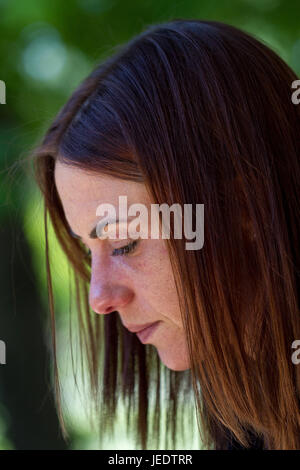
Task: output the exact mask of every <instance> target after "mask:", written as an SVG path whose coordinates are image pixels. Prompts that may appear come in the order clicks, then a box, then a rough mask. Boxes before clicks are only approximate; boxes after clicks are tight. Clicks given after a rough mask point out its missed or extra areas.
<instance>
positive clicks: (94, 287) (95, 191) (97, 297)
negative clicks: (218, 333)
mask: <svg viewBox="0 0 300 470" xmlns="http://www.w3.org/2000/svg"><path fill="white" fill-rule="evenodd" d="M55 183H56V187H57V191H58V194H59V196H60V199H61V202H62V205H63V208H64V212H65V216H66V219H67V221H68V223H69V226H70V228H71V230H72V232H74V233H75V234H77V235H78V236H80V237H81V239H82V242H83V243H84V244H85V245H86V247H87V248H88V249H89V250H90V252H91V280H90V291H89V302H90V306H91V308H92V310H94V311H95V312H96V313H99V314H109V313H110V312H112V311H117V312H118V313H119V315H120V319H121V321H122V323H123V325H124V326H125V327H126V328H128V329H136V330H138V329H141V328H138V327H142V326H143V325H144V324H147V323H154V322H158V323H157V324H156V326H155V328H151V334H148V335H147V338H146V337H145V334H144V335H143V334H141V335H139V339H140V340H141V341H142V342H143V343H144V344H146V343H147V344H152V345H153V346H155V347H156V348H157V351H158V354H159V356H160V359H161V361H162V362H163V363H164V364H165V365H166V366H167V367H168V368H169V369H173V370H186V369H189V368H190V365H189V359H188V352H187V343H186V339H185V333H184V329H183V325H182V321H181V314H180V309H179V302H178V296H177V292H176V288H175V282H174V277H173V272H172V268H171V263H170V259H169V255H168V251H167V246H166V242H165V240H163V239H162V238H161V237H160V238H159V239H152V238H150V235H149V238H147V239H139V240H138V243H137V244H136V246H135V247H134V249H132V250H131V251H129V252H128V253H126V252H124V250H122V247H124V246H126V245H128V243H130V242H131V241H132V240H130V239H120V237H119V239H118V238H116V239H113V238H111V237H108V238H106V239H101V238H99V237H96V238H90V237H89V234H90V232H91V231H92V229H93V228H94V227H95V226H96V224H97V223H98V222H99V221H100V220H101V219H102V218H103V216H102V217H99V216H97V215H96V210H97V207H98V206H99V205H100V204H102V203H109V204H112V205H113V206H114V208H115V211H116V216H117V218H118V212H119V210H118V209H119V196H121V195H122V196H127V205H128V207H129V206H130V205H131V204H134V203H139V204H144V205H145V206H146V207H147V208H148V213H149V214H150V213H151V210H150V204H151V201H150V199H149V196H148V193H147V191H146V188H145V186H144V185H143V184H141V183H136V182H132V181H125V180H122V179H118V178H113V177H110V176H106V175H102V174H101V175H100V174H95V173H88V172H86V171H84V170H82V169H78V168H74V167H71V166H68V165H64V164H63V163H60V162H57V163H56V166H55ZM137 215H138V214H137ZM150 222H151V219H150V216H149V223H150ZM116 233H117V235H118V229H117V232H116ZM149 234H150V230H149ZM120 248H121V249H120ZM113 253H114V255H113ZM134 327H136V328H134ZM145 333H150V328H149V329H148V330H147V331H145Z"/></svg>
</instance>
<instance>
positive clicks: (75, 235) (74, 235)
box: [69, 219, 120, 240]
mask: <svg viewBox="0 0 300 470" xmlns="http://www.w3.org/2000/svg"><path fill="white" fill-rule="evenodd" d="M119 222H120V220H119V219H111V220H107V221H106V222H105V223H103V222H102V224H101V222H97V224H96V225H95V227H94V228H93V229H92V230H91V231H90V233H89V238H92V239H95V238H99V237H98V235H97V227H98V231H99V230H100V235H101V233H102V230H103V228H104V227H106V225H109V224H111V223H114V224H117V223H119ZM69 232H70V235H71V236H72V237H73V238H78V239H79V240H81V239H82V237H80V235H77V233H75V232H73V230H72V229H71V227H70V226H69Z"/></svg>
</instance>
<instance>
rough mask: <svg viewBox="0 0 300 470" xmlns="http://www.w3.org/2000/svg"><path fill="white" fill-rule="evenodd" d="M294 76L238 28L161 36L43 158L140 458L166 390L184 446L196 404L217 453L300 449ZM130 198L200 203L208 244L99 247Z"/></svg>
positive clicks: (84, 106)
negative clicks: (122, 200) (103, 210)
mask: <svg viewBox="0 0 300 470" xmlns="http://www.w3.org/2000/svg"><path fill="white" fill-rule="evenodd" d="M296 79H297V77H296V75H295V74H294V73H293V72H292V70H291V69H290V68H289V67H288V66H287V65H286V64H285V63H284V62H283V61H282V60H281V59H280V58H279V57H278V56H277V55H276V54H275V53H274V52H272V51H271V50H270V49H268V48H267V47H266V46H265V45H263V44H261V43H260V42H258V41H257V40H256V39H254V38H252V37H251V36H249V35H248V34H246V33H244V32H241V31H239V30H238V29H236V28H234V27H232V26H228V25H225V24H221V23H218V22H210V21H199V20H181V19H178V20H173V21H170V22H168V23H165V24H160V25H155V26H151V27H149V28H148V29H147V30H146V31H144V32H142V33H141V34H140V35H139V36H137V37H135V38H134V39H133V40H131V41H130V42H129V43H128V44H126V45H125V46H123V47H121V48H120V49H119V50H118V51H117V52H116V53H115V54H114V55H113V56H112V57H111V58H109V59H107V60H106V61H105V62H103V63H102V64H100V65H99V66H98V67H96V69H95V70H94V71H93V72H92V73H91V74H90V76H89V77H88V78H87V79H86V80H84V82H83V83H82V84H81V85H80V86H79V87H78V89H77V90H76V91H75V92H74V93H73V94H72V96H71V98H70V99H69V100H68V102H67V103H66V105H65V106H64V107H63V109H62V110H61V111H60V113H59V114H58V116H57V117H56V119H55V120H54V122H53V124H52V125H51V127H50V129H49V130H48V132H47V134H46V136H45V138H44V140H43V142H42V143H41V145H40V147H39V148H38V149H37V150H36V152H35V164H36V177H37V181H38V183H39V186H40V188H41V190H42V192H43V195H44V198H45V209H46V211H45V222H46V224H45V228H46V242H47V213H49V215H50V218H51V221H52V223H53V226H54V229H55V232H56V235H57V237H58V239H59V241H60V243H61V246H62V247H63V250H64V251H65V253H66V255H67V257H68V259H69V261H70V263H71V266H72V267H73V270H74V274H75V286H76V298H77V304H78V312H79V321H80V335H81V340H82V343H84V345H85V347H86V357H87V361H88V366H89V373H90V384H91V391H92V392H93V397H94V399H95V402H96V403H97V404H98V403H99V402H100V401H101V412H102V418H101V424H102V430H104V429H105V430H106V431H107V429H108V428H107V426H108V425H110V426H111V427H113V418H114V413H115V410H116V406H117V399H118V396H119V395H120V394H122V396H123V398H124V403H125V404H126V407H127V417H128V422H129V420H130V419H132V420H135V421H134V422H132V421H131V424H130V426H131V427H130V429H135V431H136V439H137V445H138V444H139V443H140V445H141V447H142V448H146V447H147V442H148V437H149V435H150V432H151V431H152V437H153V436H154V438H157V442H158V436H159V430H160V428H159V421H160V399H161V397H162V392H163V389H162V379H163V378H164V379H166V380H169V382H165V383H164V386H165V387H166V386H167V385H168V384H169V388H167V391H168V392H169V396H168V400H167V403H166V407H167V420H168V421H167V423H168V427H167V434H168V433H170V434H171V436H172V438H173V442H175V438H176V434H178V432H177V431H176V423H177V421H178V418H179V410H182V412H183V413H184V411H185V404H186V403H187V398H188V397H190V399H191V398H192V397H194V398H195V405H196V406H195V410H194V412H195V413H196V416H197V418H198V417H199V418H200V423H201V425H200V428H201V436H202V439H204V445H205V446H207V447H209V448H215V449H233V448H249V447H250V448H264V449H299V448H300V433H299V430H300V417H299V389H300V366H297V365H295V364H294V363H293V362H292V360H291V354H292V352H293V351H292V349H291V348H292V343H293V341H294V340H295V339H299V338H300V321H299V251H298V247H299V233H298V230H297V226H296V220H297V217H299V151H300V146H299V135H300V132H299V131H300V106H296V105H295V104H293V102H292V100H291V95H292V88H291V87H292V84H293V82H294V81H295V80H296ZM120 195H123V196H124V195H125V196H126V197H127V200H128V203H129V204H136V203H140V204H143V206H145V207H146V208H150V206H151V205H152V204H167V205H168V207H170V206H172V204H174V203H177V204H180V206H181V207H183V206H184V205H185V204H190V205H191V206H192V207H193V208H195V206H196V205H197V204H203V205H204V213H205V229H204V245H203V247H202V248H201V249H194V250H187V249H186V246H185V243H186V240H185V239H184V237H182V238H177V237H175V236H174V233H173V232H172V233H171V237H170V239H163V237H161V236H160V237H159V238H158V239H153V238H145V239H142V238H140V239H138V240H133V239H130V238H128V239H127V240H125V241H124V240H121V239H118V237H117V238H113V237H109V236H107V237H106V238H103V239H101V238H99V237H98V236H97V234H98V232H97V231H96V232H95V224H97V222H98V220H99V217H98V216H97V215H96V214H97V207H98V206H99V204H101V203H108V204H111V205H112V206H113V207H117V205H118V197H119V196H120ZM193 210H194V209H193ZM93 228H94V230H92V229H93ZM107 228H108V226H107ZM107 228H106V230H107ZM87 250H88V251H87ZM46 252H47V258H46V259H47V272H48V285H49V293H50V306H51V316H52V324H53V344H54V351H55V332H54V325H55V322H54V309H53V296H52V288H51V275H50V262H49V253H48V243H46ZM90 308H91V309H92V310H93V311H94V312H95V313H96V314H99V315H94V314H93V313H91V311H90ZM101 314H104V315H101ZM148 324H151V325H152V324H154V325H152V326H151V328H150V327H149V328H148V329H147V334H145V332H146V330H145V331H144V332H143V333H140V334H138V333H137V331H138V330H141V329H142V328H145V327H146V326H147V325H148ZM102 335H103V338H104V339H103V340H102ZM102 345H103V348H102ZM54 357H55V366H56V356H54ZM102 357H103V358H104V368H103V370H104V372H103V376H102V377H100V378H99V377H98V373H99V362H100V359H102ZM162 364H163V365H164V366H166V367H165V368H162ZM162 369H163V370H162ZM166 370H167V373H166V372H165V371H166ZM166 384H167V385H166ZM56 385H57V387H56V388H57V397H58V402H59V382H58V379H57V383H56ZM153 390H155V391H156V395H155V402H154V404H152V402H151V401H150V394H151V393H152V392H153ZM185 397H186V399H185V400H184V398H185ZM135 413H137V415H136V414H135ZM151 413H152V415H151V419H150V414H151ZM181 418H182V416H181ZM61 419H62V418H61ZM62 425H63V419H62ZM156 445H158V444H156Z"/></svg>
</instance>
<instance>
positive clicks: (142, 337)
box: [137, 321, 160, 344]
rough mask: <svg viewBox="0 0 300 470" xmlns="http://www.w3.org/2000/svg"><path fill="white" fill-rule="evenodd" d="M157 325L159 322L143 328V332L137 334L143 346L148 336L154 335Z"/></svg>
mask: <svg viewBox="0 0 300 470" xmlns="http://www.w3.org/2000/svg"><path fill="white" fill-rule="evenodd" d="M159 323H160V322H159V321H157V322H155V323H152V324H151V325H150V326H148V327H147V328H144V329H143V330H141V331H139V332H138V333H137V337H138V338H139V340H140V341H141V342H142V343H143V344H145V343H146V342H147V340H148V339H149V338H150V336H151V335H152V334H153V333H154V331H155V330H156V328H157V327H158V324H159Z"/></svg>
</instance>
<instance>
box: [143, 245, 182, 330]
mask: <svg viewBox="0 0 300 470" xmlns="http://www.w3.org/2000/svg"><path fill="white" fill-rule="evenodd" d="M134 278H135V279H134V282H135V290H136V292H137V294H138V295H139V297H140V299H141V301H143V299H144V301H145V302H146V303H147V304H150V305H151V306H152V307H153V308H154V309H155V310H156V311H157V312H159V313H160V314H162V315H163V316H166V317H168V318H173V319H174V320H176V322H177V323H178V322H179V321H180V319H181V316H180V311H179V303H178V297H177V291H176V286H175V281H174V276H173V271H172V266H171V263H170V259H169V254H168V250H167V247H166V245H165V243H164V241H163V240H147V248H146V247H145V250H144V251H143V252H141V255H140V256H139V257H137V258H136V262H135V263H134ZM142 297H143V298H142Z"/></svg>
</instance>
